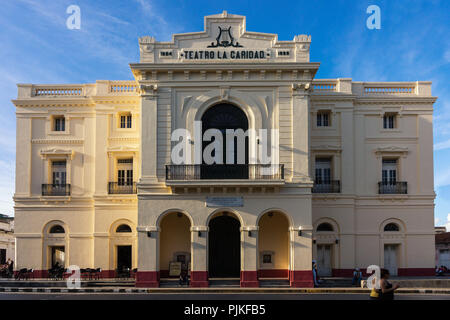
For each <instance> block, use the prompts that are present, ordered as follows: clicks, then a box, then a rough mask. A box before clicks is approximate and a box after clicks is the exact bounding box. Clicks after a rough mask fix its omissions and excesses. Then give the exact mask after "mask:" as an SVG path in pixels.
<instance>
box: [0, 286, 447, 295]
mask: <svg viewBox="0 0 450 320" xmlns="http://www.w3.org/2000/svg"><path fill="white" fill-rule="evenodd" d="M4 292H6V293H8V292H36V293H39V292H43V293H149V294H151V293H177V294H179V293H185V294H190V293H211V294H214V293H236V294H239V293H261V294H265V293H266V294H276V293H284V294H286V293H292V294H295V293H298V294H301V293H303V294H305V293H311V294H318V293H336V294H337V293H348V294H351V293H359V294H364V293H366V294H369V293H370V290H369V289H366V288H188V287H179V288H118V287H103V288H81V289H68V288H54V287H53V288H29V287H28V288H23V287H14V288H11V287H3V288H0V293H4ZM396 294H446V295H450V288H400V289H398V290H397V291H396Z"/></svg>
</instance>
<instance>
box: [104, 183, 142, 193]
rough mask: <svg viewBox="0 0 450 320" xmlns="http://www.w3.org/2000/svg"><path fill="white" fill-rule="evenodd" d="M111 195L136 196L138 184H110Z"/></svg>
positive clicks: (109, 191)
mask: <svg viewBox="0 0 450 320" xmlns="http://www.w3.org/2000/svg"><path fill="white" fill-rule="evenodd" d="M108 193H109V194H134V193H137V188H136V182H133V183H132V184H119V183H118V182H110V183H109V184H108Z"/></svg>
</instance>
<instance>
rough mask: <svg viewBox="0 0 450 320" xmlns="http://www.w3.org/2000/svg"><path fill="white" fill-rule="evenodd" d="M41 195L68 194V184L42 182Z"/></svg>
mask: <svg viewBox="0 0 450 320" xmlns="http://www.w3.org/2000/svg"><path fill="white" fill-rule="evenodd" d="M42 196H70V184H42Z"/></svg>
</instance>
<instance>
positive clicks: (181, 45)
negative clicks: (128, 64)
mask: <svg viewBox="0 0 450 320" xmlns="http://www.w3.org/2000/svg"><path fill="white" fill-rule="evenodd" d="M310 43H311V36H308V35H297V36H295V37H294V38H293V40H292V41H279V40H278V36H277V35H276V34H270V33H260V32H250V31H247V30H246V18H245V16H241V15H235V14H229V13H227V12H226V11H224V12H222V13H221V14H215V15H210V16H206V17H204V30H203V31H201V32H191V33H183V34H174V35H173V36H172V41H171V42H158V41H157V40H156V39H155V38H154V37H153V36H144V37H141V38H139V46H140V52H141V61H140V62H141V63H157V62H163V63H164V62H167V63H174V62H185V61H190V62H193V61H202V60H205V61H209V62H215V61H220V62H224V60H226V61H227V62H232V61H237V60H239V61H242V60H257V61H271V62H276V61H277V60H280V61H283V62H292V61H296V62H309V47H310ZM278 51H283V53H282V54H280V53H279V52H278ZM278 58H279V59H278Z"/></svg>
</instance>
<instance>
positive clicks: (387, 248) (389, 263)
mask: <svg viewBox="0 0 450 320" xmlns="http://www.w3.org/2000/svg"><path fill="white" fill-rule="evenodd" d="M397 247H398V246H397V245H396V244H385V245H384V268H385V269H387V270H389V274H390V275H391V276H396V275H397Z"/></svg>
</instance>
